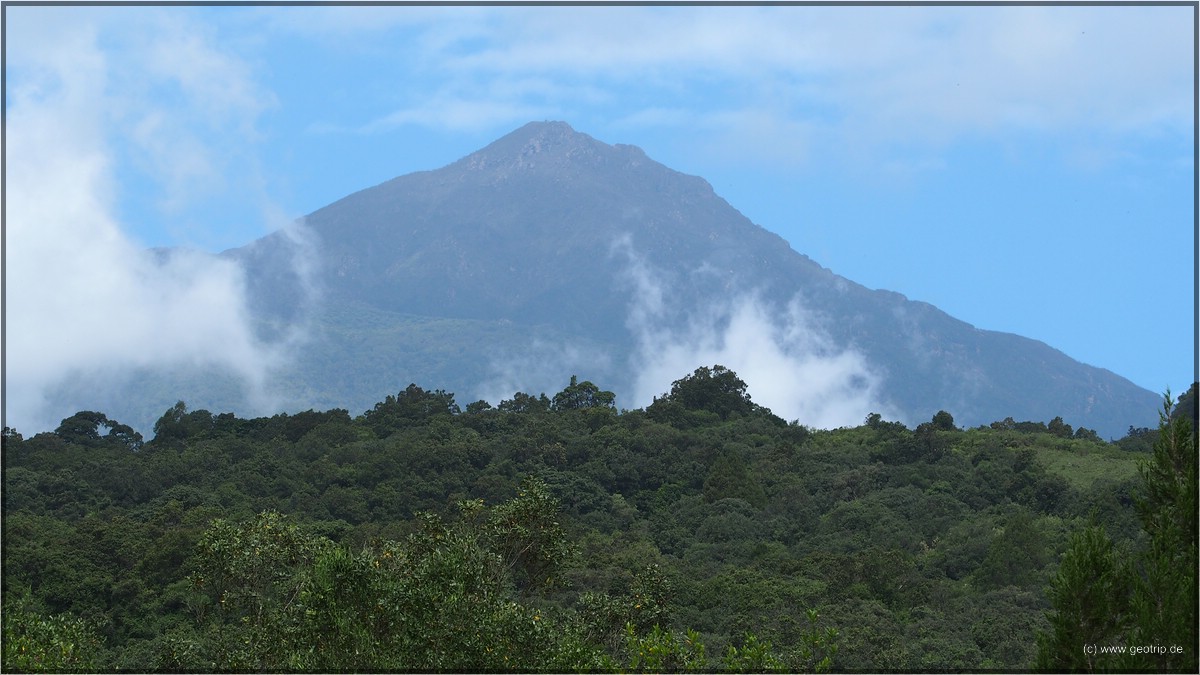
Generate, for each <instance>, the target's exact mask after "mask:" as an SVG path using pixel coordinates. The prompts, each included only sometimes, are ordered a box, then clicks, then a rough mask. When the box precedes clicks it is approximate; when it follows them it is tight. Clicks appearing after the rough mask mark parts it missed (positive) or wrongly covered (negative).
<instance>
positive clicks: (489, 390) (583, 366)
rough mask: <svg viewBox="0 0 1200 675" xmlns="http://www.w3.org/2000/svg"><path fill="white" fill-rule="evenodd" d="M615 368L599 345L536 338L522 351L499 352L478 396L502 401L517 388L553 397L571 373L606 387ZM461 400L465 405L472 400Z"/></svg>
mask: <svg viewBox="0 0 1200 675" xmlns="http://www.w3.org/2000/svg"><path fill="white" fill-rule="evenodd" d="M611 370H612V359H611V357H610V356H609V355H608V354H607V353H606V352H603V351H601V350H600V349H599V348H598V347H596V346H595V345H586V346H577V345H563V344H558V343H555V342H547V341H545V340H541V339H535V340H533V341H532V342H531V343H530V345H529V348H528V349H527V350H523V351H522V353H521V354H519V355H517V354H501V355H498V357H497V358H495V359H494V360H493V361H492V363H491V375H490V376H489V377H488V378H487V379H486V380H485V381H484V382H483V383H482V384H480V385H479V386H478V387H476V390H475V399H476V400H479V399H482V400H485V401H487V402H488V403H491V404H492V405H498V404H499V403H500V402H501V401H503V400H505V399H511V398H512V397H513V394H515V393H517V392H524V393H526V394H532V395H534V396H537V395H538V394H543V393H544V394H546V395H547V396H550V397H553V396H554V395H555V394H556V393H558V392H560V391H562V390H563V389H564V388H566V386H567V385H568V384H569V381H570V376H571V375H578V376H579V379H580V380H581V381H582V380H590V381H592V382H594V383H595V384H596V385H598V386H599V387H600V388H601V389H606V388H608V387H607V378H606V376H607V375H608V374H609V373H610V372H611ZM459 403H461V404H464V405H465V404H466V403H470V401H459ZM619 403H620V401H618V404H619Z"/></svg>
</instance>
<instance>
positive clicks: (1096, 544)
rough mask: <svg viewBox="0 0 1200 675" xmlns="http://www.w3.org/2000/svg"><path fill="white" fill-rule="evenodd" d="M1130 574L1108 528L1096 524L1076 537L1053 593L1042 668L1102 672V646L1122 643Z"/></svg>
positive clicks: (1041, 649)
mask: <svg viewBox="0 0 1200 675" xmlns="http://www.w3.org/2000/svg"><path fill="white" fill-rule="evenodd" d="M1127 575H1128V571H1127V568H1126V566H1125V564H1124V563H1123V562H1122V561H1121V560H1120V558H1119V556H1118V555H1117V551H1116V549H1115V547H1114V546H1113V542H1112V539H1110V538H1109V537H1108V535H1107V534H1105V533H1104V530H1103V529H1102V528H1100V527H1098V526H1096V525H1091V526H1089V527H1087V528H1086V529H1084V530H1083V531H1081V532H1077V533H1075V534H1074V535H1072V537H1071V543H1070V546H1069V547H1068V548H1067V552H1066V553H1065V554H1064V555H1063V558H1062V562H1061V563H1060V564H1059V568H1058V573H1057V574H1056V575H1055V577H1054V579H1053V581H1052V582H1051V584H1050V588H1049V589H1048V590H1047V595H1048V596H1049V600H1050V603H1051V605H1052V606H1053V608H1054V609H1053V611H1052V612H1051V613H1049V614H1048V615H1047V617H1046V618H1047V620H1048V621H1049V622H1050V631H1049V633H1041V634H1039V635H1038V639H1037V641H1038V655H1037V663H1036V666H1035V668H1036V670H1039V671H1051V672H1053V671H1057V672H1062V671H1072V672H1088V673H1091V672H1096V671H1097V670H1099V669H1102V668H1103V669H1110V668H1111V664H1105V665H1107V667H1105V665H1102V664H1101V663H1098V660H1099V659H1104V658H1108V659H1110V660H1111V657H1105V656H1103V655H1100V654H1098V653H1097V651H1098V647H1099V646H1101V645H1103V646H1109V645H1115V644H1120V643H1121V639H1122V637H1123V635H1122V633H1123V632H1124V628H1125V625H1126V623H1127V621H1128V612H1129V588H1128V585H1127V580H1128V579H1127Z"/></svg>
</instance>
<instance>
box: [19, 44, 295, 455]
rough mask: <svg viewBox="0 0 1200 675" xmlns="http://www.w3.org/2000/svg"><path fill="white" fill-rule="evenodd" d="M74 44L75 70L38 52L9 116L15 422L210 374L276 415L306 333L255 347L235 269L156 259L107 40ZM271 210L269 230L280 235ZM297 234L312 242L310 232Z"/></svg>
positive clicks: (52, 420)
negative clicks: (134, 382)
mask: <svg viewBox="0 0 1200 675" xmlns="http://www.w3.org/2000/svg"><path fill="white" fill-rule="evenodd" d="M64 34H66V35H67V36H68V37H70V40H67V41H65V42H64V43H63V44H62V45H60V48H61V50H69V51H70V52H71V56H72V58H66V57H62V56H61V55H56V54H55V50H54V49H49V48H48V49H46V50H41V51H37V50H33V51H31V54H32V56H27V58H28V59H29V61H30V63H25V64H24V65H25V66H26V67H28V68H29V70H28V71H27V75H26V77H25V79H23V80H22V81H21V85H20V86H14V90H13V94H12V96H11V97H10V107H9V109H8V111H7V125H8V134H7V140H8V143H7V147H6V148H5V153H6V162H7V169H8V171H7V176H6V185H5V193H6V207H7V212H6V214H5V235H6V241H5V244H6V249H5V260H4V262H5V265H4V296H5V308H4V311H5V339H6V342H5V373H4V378H5V399H4V401H3V408H4V424H5V425H6V426H9V427H12V428H15V429H17V430H18V431H20V432H22V433H26V434H29V433H36V432H39V431H45V430H50V429H53V428H55V427H56V426H57V425H58V423H59V422H60V420H61V419H63V418H64V417H67V416H69V415H71V414H73V413H74V412H76V411H78V410H80V409H100V406H101V405H102V404H103V403H105V402H106V401H111V400H112V399H113V396H114V392H115V391H117V390H118V389H119V386H120V385H121V383H123V382H125V381H127V380H129V379H130V378H131V375H130V374H131V373H135V372H136V373H140V374H144V373H147V372H152V373H163V374H165V376H166V377H168V378H171V379H174V378H173V376H172V374H173V373H174V374H180V377H182V376H183V375H185V374H186V375H194V374H195V373H197V372H202V373H205V374H208V375H211V376H213V377H216V378H219V379H220V378H223V379H224V380H227V381H229V382H232V383H233V386H235V387H236V388H237V389H238V390H239V395H240V397H241V399H242V400H243V401H244V402H245V404H246V405H247V407H248V408H249V409H250V410H251V411H258V410H269V409H270V408H272V407H273V406H274V405H275V403H276V401H277V398H278V397H277V395H276V393H275V392H274V391H272V387H271V386H270V379H271V375H272V373H274V372H275V371H277V370H278V369H279V368H280V366H281V365H283V364H284V363H285V362H286V360H287V358H288V356H287V355H288V353H289V351H290V347H291V346H293V345H294V344H295V342H296V341H297V340H298V339H299V338H300V332H299V331H290V332H287V333H286V335H285V336H284V337H283V338H281V339H276V340H271V341H267V340H264V339H260V337H258V336H257V335H256V333H255V328H254V324H253V322H252V319H251V315H250V312H249V311H248V308H247V297H246V286H245V279H244V274H243V270H242V269H241V268H240V267H239V266H238V265H237V264H236V263H235V262H233V261H231V260H228V259H223V258H219V257H217V256H215V255H212V254H209V253H205V252H201V251H196V250H182V249H170V250H164V249H158V250H149V249H147V248H146V247H145V246H143V245H142V244H140V243H139V242H138V241H137V240H136V239H135V238H134V237H132V236H130V235H129V234H128V232H129V231H130V228H129V227H128V225H127V223H124V222H122V214H121V211H120V207H119V199H118V196H119V183H120V181H119V164H120V163H119V160H120V158H119V157H118V154H117V152H116V151H115V150H114V149H113V143H112V139H111V138H110V137H109V133H110V131H109V130H108V128H107V127H106V126H105V125H106V121H107V120H106V111H108V110H109V109H123V106H121V105H118V104H117V103H114V99H113V94H112V92H111V91H109V90H108V89H107V88H106V83H107V81H108V79H109V77H110V75H111V74H112V73H111V71H112V70H113V69H112V68H111V66H110V64H109V63H108V62H107V60H106V58H105V54H104V53H103V52H101V51H100V50H99V48H98V47H97V45H96V44H95V38H94V36H92V35H90V34H88V33H87V32H86V31H79V32H77V33H70V32H69V31H67V32H66V33H64ZM34 66H36V67H34ZM124 103H126V104H127V103H129V101H125V102H124ZM106 106H107V107H106ZM268 211H269V210H268V209H264V215H263V222H261V223H257V224H258V225H260V226H262V225H272V224H278V223H275V222H274V220H275V219H274V218H273V217H272V216H271V215H270V213H268ZM289 231H290V232H291V234H290V235H289V238H290V239H291V240H292V241H293V242H303V241H304V233H303V227H302V225H300V224H296V225H295V226H293V227H292V228H290V229H289ZM296 248H297V250H298V251H301V250H303V246H301V245H300V244H299V243H297V246H296ZM303 258H304V256H303V255H298V256H297V260H298V261H299V260H302V259H303ZM298 269H299V273H301V274H304V272H305V270H304V269H303V268H302V267H301V268H298ZM173 403H174V400H169V401H163V408H164V409H165V408H167V407H169V406H170V405H171V404H173ZM105 412H109V411H108V410H105ZM119 421H123V422H125V420H119ZM127 423H132V421H130V422H127ZM141 430H142V431H143V432H145V431H147V430H146V429H144V428H143V429H141Z"/></svg>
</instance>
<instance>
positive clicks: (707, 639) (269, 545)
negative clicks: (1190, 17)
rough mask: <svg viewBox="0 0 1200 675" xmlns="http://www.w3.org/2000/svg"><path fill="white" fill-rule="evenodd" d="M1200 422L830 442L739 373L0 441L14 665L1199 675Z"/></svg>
mask: <svg viewBox="0 0 1200 675" xmlns="http://www.w3.org/2000/svg"><path fill="white" fill-rule="evenodd" d="M1195 398H1196V387H1195V386H1194V385H1193V387H1192V389H1191V390H1190V391H1189V392H1188V393H1187V394H1185V395H1184V396H1182V397H1180V399H1179V403H1178V405H1174V406H1173V405H1172V403H1173V402H1172V401H1171V399H1170V396H1169V395H1168V396H1167V398H1166V401H1165V405H1164V410H1163V413H1162V425H1161V428H1160V429H1153V430H1152V429H1133V428H1131V429H1130V430H1129V434H1128V435H1127V436H1126V437H1124V438H1122V439H1121V440H1119V441H1116V442H1113V443H1108V442H1105V441H1103V440H1102V439H1100V438H1099V437H1098V436H1097V435H1096V434H1095V433H1094V432H1091V431H1089V430H1087V429H1072V428H1071V427H1070V426H1069V425H1068V424H1066V423H1065V422H1064V421H1063V420H1062V419H1061V418H1055V419H1053V420H1050V421H1048V422H1029V421H1025V422H1017V421H1014V420H1012V419H1006V420H1003V421H998V422H995V423H993V424H991V425H990V426H987V427H980V428H973V429H960V428H957V427H956V425H955V423H954V419H953V416H952V415H951V414H950V413H948V412H939V413H938V414H937V415H935V416H934V417H933V418H932V419H931V420H930V421H928V422H925V423H922V424H920V425H918V426H917V427H916V428H915V429H909V428H907V427H906V426H905V425H903V424H901V423H898V422H893V421H886V420H884V419H883V418H882V417H881V416H880V415H877V414H872V415H869V416H868V417H867V418H866V420H864V423H863V424H862V425H861V426H858V427H855V428H842V429H836V430H828V431H827V430H814V429H809V428H807V427H805V426H802V425H801V424H799V423H797V422H791V423H789V422H787V421H785V420H782V419H780V418H779V417H777V416H775V415H774V414H772V413H771V411H769V410H767V409H765V408H763V407H761V406H758V405H756V404H754V403H753V401H752V400H751V399H750V397H749V396H748V395H747V393H746V385H745V383H744V382H742V381H741V380H740V379H739V378H738V377H737V375H736V374H734V373H733V372H731V371H729V370H727V369H725V368H722V367H720V366H714V367H712V368H700V369H698V370H696V371H695V372H694V373H692V374H691V375H688V376H686V377H684V378H682V379H680V380H679V381H677V382H675V383H674V385H673V386H672V389H671V391H670V392H666V393H664V395H663V396H661V397H660V398H658V399H656V400H655V401H654V403H653V404H651V405H649V406H647V407H646V408H645V409H641V410H618V409H617V408H616V407H615V405H614V404H615V401H614V397H613V395H612V393H611V392H607V391H604V390H602V389H601V388H599V387H597V386H596V385H594V384H592V383H591V382H586V381H584V382H580V381H579V380H578V379H577V378H574V377H572V378H571V380H570V384H568V385H567V386H566V388H564V389H563V390H562V391H561V392H559V393H557V394H555V395H554V396H552V397H550V396H547V395H545V394H540V395H533V394H525V393H518V394H515V395H514V396H513V398H512V399H509V400H506V401H503V402H502V403H500V404H499V405H498V406H497V407H493V406H491V405H489V404H488V403H486V402H483V401H479V402H475V403H471V404H470V405H467V406H466V407H465V408H460V406H459V405H458V404H457V403H456V402H455V400H454V397H453V395H452V394H450V393H447V392H444V391H440V390H434V391H429V390H425V389H422V388H420V387H418V386H416V385H410V386H409V387H408V388H406V389H405V390H403V391H401V392H399V393H398V394H397V395H395V396H388V397H387V399H386V400H384V401H382V402H380V403H378V404H377V405H375V406H374V408H372V409H371V410H368V411H366V412H365V413H363V414H362V415H359V416H357V417H353V416H351V414H350V413H349V412H348V411H346V410H330V411H327V412H314V411H308V412H302V413H298V414H293V415H288V414H280V415H276V416H274V417H269V418H259V419H240V418H238V417H236V416H234V415H232V414H228V413H226V414H213V413H211V412H209V411H206V410H194V411H189V410H188V409H187V407H186V406H185V405H184V404H183V403H182V402H181V403H179V404H177V405H175V406H174V407H172V408H170V409H169V410H167V411H166V412H165V413H164V414H163V415H162V417H161V419H159V420H158V422H157V423H156V424H155V426H154V437H153V439H152V440H150V441H144V439H143V438H142V436H141V435H140V434H138V433H137V432H136V431H134V430H133V429H131V428H130V427H128V426H126V425H123V424H121V423H119V422H117V421H115V420H110V419H108V418H107V417H106V416H105V415H104V414H102V413H99V412H87V411H85V412H79V413H77V414H75V415H73V416H72V417H69V418H67V419H65V420H63V421H62V424H61V425H60V426H59V427H58V428H57V429H56V430H55V431H54V432H52V433H39V434H37V435H35V436H32V437H30V438H23V437H22V436H21V434H19V433H18V432H17V431H15V430H12V429H7V428H5V429H4V434H3V456H4V465H5V467H4V468H5V472H4V494H3V499H4V503H3V508H4V540H3V541H4V575H3V639H4V644H3V667H4V669H5V670H10V671H16V670H25V671H31V670H51V671H54V670H57V671H112V670H132V671H171V672H179V671H322V672H339V671H350V670H360V671H361V670H376V671H463V670H469V671H556V672H562V671H655V672H664V671H681V670H689V671H834V672H843V671H848V672H861V671H881V670H902V671H979V670H989V669H990V670H1004V671H1012V670H1018V671H1019V670H1030V669H1035V668H1036V669H1040V670H1089V671H1092V670H1146V669H1150V670H1167V671H1180V672H1196V646H1197V645H1196V639H1197V638H1196V626H1197V617H1196V581H1195V579H1196V576H1195V570H1196V501H1195V500H1196V447H1195V435H1194V434H1193V433H1192V429H1193V428H1194V424H1195V422H1194V420H1195V414H1196V413H1195V410H1196V406H1195ZM1110 646H1124V647H1127V648H1129V647H1136V648H1137V649H1127V653H1125V654H1123V655H1121V654H1106V653H1104V651H1103V650H1106V649H1107V648H1108V647H1110ZM1135 652H1136V653H1135Z"/></svg>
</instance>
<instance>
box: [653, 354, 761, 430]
mask: <svg viewBox="0 0 1200 675" xmlns="http://www.w3.org/2000/svg"><path fill="white" fill-rule="evenodd" d="M659 400H662V401H667V402H671V403H678V404H679V405H681V406H683V407H684V408H686V409H688V410H705V411H708V412H713V413H716V414H717V415H718V416H720V418H721V419H723V420H725V419H729V416H730V415H734V414H738V415H748V414H750V413H751V412H753V411H754V410H756V409H757V407H758V406H756V405H755V404H754V403H753V402H752V401H751V400H750V395H749V394H748V393H746V383H745V382H743V381H742V380H741V378H739V377H738V376H737V373H735V372H733V371H732V370H729V369H728V368H726V367H725V366H721V365H715V366H713V367H712V368H708V367H706V366H701V367H699V368H697V369H696V370H695V371H694V372H693V373H692V374H691V375H688V376H687V377H684V378H681V379H678V380H675V381H674V382H672V383H671V392H670V393H669V394H667V395H666V396H664V397H663V398H662V399H656V401H655V404H657V403H658V401H659ZM655 404H651V405H650V410H648V412H652V411H653V408H654V406H655Z"/></svg>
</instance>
